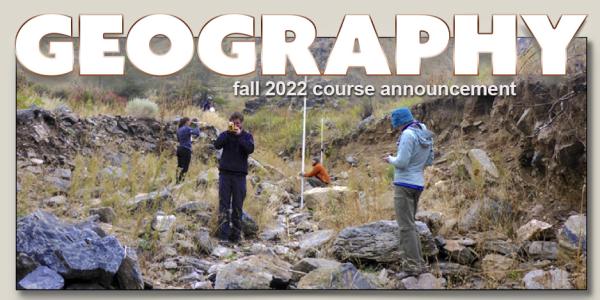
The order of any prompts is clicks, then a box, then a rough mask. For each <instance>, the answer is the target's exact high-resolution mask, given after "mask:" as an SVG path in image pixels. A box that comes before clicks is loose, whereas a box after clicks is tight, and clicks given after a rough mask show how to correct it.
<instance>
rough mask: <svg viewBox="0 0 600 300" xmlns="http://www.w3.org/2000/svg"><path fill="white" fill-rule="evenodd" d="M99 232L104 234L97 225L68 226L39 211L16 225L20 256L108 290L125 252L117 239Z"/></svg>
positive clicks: (68, 278) (70, 277)
mask: <svg viewBox="0 0 600 300" xmlns="http://www.w3.org/2000/svg"><path fill="white" fill-rule="evenodd" d="M97 232H102V231H101V230H100V229H98V228H97V227H96V225H95V224H94V223H90V222H84V223H81V224H69V223H65V222H62V221H60V220H59V219H58V218H56V217H55V216H54V215H52V214H50V213H47V212H43V211H36V212H34V213H32V214H30V215H28V216H26V217H23V218H21V219H19V220H18V221H17V254H19V253H23V254H26V255H27V256H29V257H31V258H32V259H33V260H35V261H36V262H37V263H38V264H39V265H42V266H46V267H48V268H50V269H52V270H54V271H55V272H57V273H59V274H60V275H61V276H62V277H63V278H65V279H66V280H71V279H73V280H82V281H95V282H97V283H99V284H102V285H103V286H105V287H109V286H110V284H111V283H112V281H113V277H114V275H115V274H116V273H117V271H118V270H119V267H120V266H121V263H122V261H123V259H124V258H125V250H124V249H123V247H122V246H121V244H120V243H119V241H118V240H117V239H116V238H115V237H114V236H101V235H99V234H98V233H97ZM17 271H18V270H17Z"/></svg>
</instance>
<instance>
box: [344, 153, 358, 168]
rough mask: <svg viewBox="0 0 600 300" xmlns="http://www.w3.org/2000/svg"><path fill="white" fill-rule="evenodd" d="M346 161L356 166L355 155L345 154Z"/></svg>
mask: <svg viewBox="0 0 600 300" xmlns="http://www.w3.org/2000/svg"><path fill="white" fill-rule="evenodd" d="M346 162H347V163H349V164H350V165H351V166H353V167H356V166H358V159H356V157H354V156H353V155H347V156H346Z"/></svg>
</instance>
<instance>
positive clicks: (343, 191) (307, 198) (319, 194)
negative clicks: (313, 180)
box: [304, 186, 353, 209]
mask: <svg viewBox="0 0 600 300" xmlns="http://www.w3.org/2000/svg"><path fill="white" fill-rule="evenodd" d="M352 194H353V192H352V191H351V190H350V189H349V188H348V187H346V186H331V187H317V188H312V189H310V190H308V191H305V192H304V205H305V206H306V207H307V208H309V209H315V208H317V207H319V205H321V204H323V203H327V202H329V201H340V202H341V201H344V199H347V198H349V197H351V196H352Z"/></svg>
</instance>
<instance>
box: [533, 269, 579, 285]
mask: <svg viewBox="0 0 600 300" xmlns="http://www.w3.org/2000/svg"><path fill="white" fill-rule="evenodd" d="M523 283H524V284H525V288H526V289H572V288H573V285H572V284H571V283H570V282H569V272H567V271H563V270H561V269H552V270H550V271H544V270H533V271H530V272H529V273H527V274H525V276H524V277H523Z"/></svg>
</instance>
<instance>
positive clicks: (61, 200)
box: [43, 195, 67, 207]
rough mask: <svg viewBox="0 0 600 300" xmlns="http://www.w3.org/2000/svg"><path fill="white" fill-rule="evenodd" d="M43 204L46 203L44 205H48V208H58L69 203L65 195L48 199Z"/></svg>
mask: <svg viewBox="0 0 600 300" xmlns="http://www.w3.org/2000/svg"><path fill="white" fill-rule="evenodd" d="M43 202H44V205H46V206H50V207H58V206H62V205H63V204H65V203H67V197H65V196H63V195H58V196H54V197H50V198H48V199H44V201H43Z"/></svg>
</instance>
